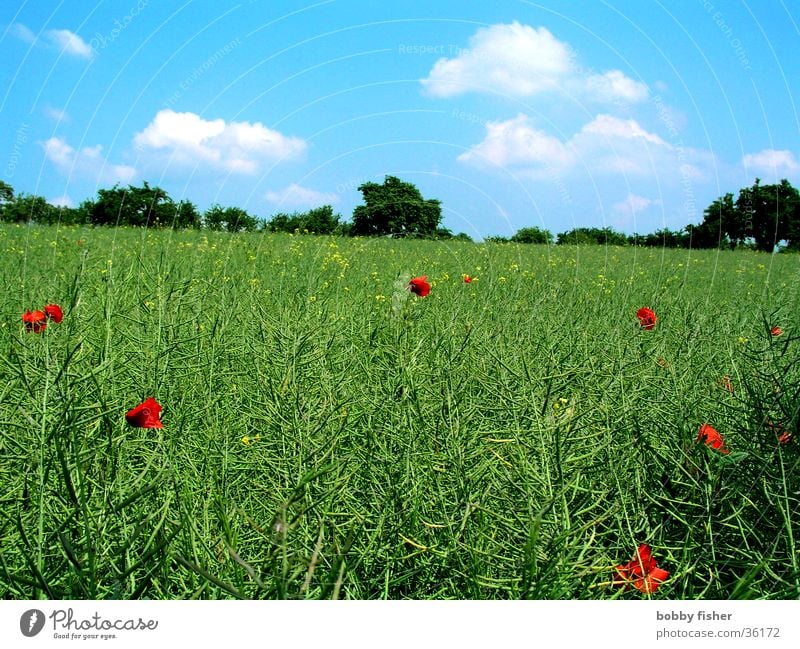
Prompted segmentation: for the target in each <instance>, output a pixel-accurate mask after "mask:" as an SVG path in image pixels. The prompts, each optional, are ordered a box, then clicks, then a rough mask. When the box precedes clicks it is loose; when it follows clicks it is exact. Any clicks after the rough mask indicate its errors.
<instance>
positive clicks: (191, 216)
mask: <svg viewBox="0 0 800 649" xmlns="http://www.w3.org/2000/svg"><path fill="white" fill-rule="evenodd" d="M87 209H88V213H89V222H90V223H91V224H92V225H114V226H118V225H130V226H135V227H173V228H197V227H199V226H200V218H199V214H198V212H197V209H196V208H195V207H194V205H193V204H192V203H190V202H189V201H181V202H180V203H179V204H177V205H176V204H175V202H174V201H173V200H172V198H170V196H169V194H167V192H165V191H164V190H162V189H161V188H160V187H150V185H149V184H148V183H147V182H146V181H145V182H144V183H143V185H142V186H141V187H134V186H133V185H128V187H127V188H122V187H120V186H119V185H114V187H112V188H111V189H99V190H98V191H97V200H95V201H93V202H90V203H88V204H87Z"/></svg>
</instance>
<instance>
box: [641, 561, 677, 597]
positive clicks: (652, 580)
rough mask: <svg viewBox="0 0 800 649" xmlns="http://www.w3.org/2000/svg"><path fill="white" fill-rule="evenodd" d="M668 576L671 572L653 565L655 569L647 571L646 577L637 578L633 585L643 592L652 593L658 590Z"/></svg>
mask: <svg viewBox="0 0 800 649" xmlns="http://www.w3.org/2000/svg"><path fill="white" fill-rule="evenodd" d="M667 577H669V573H668V572H667V571H666V570H663V569H662V568H658V567H653V569H652V570H651V571H650V572H648V573H647V575H646V576H645V577H644V579H637V580H636V581H635V582H634V583H633V585H634V587H635V588H637V589H638V590H640V591H642V592H643V593H646V594H648V595H652V594H653V593H655V592H656V590H657V589H658V587H659V586H660V585H661V583H662V582H664V581H666V580H667Z"/></svg>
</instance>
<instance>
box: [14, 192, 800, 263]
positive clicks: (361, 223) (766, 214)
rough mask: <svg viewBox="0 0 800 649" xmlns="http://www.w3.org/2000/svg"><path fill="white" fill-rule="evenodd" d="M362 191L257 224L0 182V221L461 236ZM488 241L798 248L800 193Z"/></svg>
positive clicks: (419, 207)
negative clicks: (348, 214) (681, 221)
mask: <svg viewBox="0 0 800 649" xmlns="http://www.w3.org/2000/svg"><path fill="white" fill-rule="evenodd" d="M358 190H359V191H360V192H361V193H362V195H363V200H364V204H363V205H358V206H357V207H356V208H355V210H354V211H353V218H352V221H350V222H348V221H343V220H342V218H341V215H340V214H338V213H335V212H334V211H333V207H332V206H331V205H323V206H321V207H316V208H313V209H310V210H308V211H305V212H292V213H283V212H280V213H277V214H274V215H273V216H272V217H271V218H269V219H263V218H259V217H257V216H255V215H253V214H250V213H249V212H247V211H246V210H244V209H242V208H240V207H223V206H221V205H218V204H214V205H212V206H211V207H209V208H208V209H207V210H205V211H204V212H202V213H201V212H200V211H199V210H198V209H197V207H196V206H195V205H194V204H193V203H192V202H191V201H188V200H180V201H175V200H173V199H172V198H171V197H170V196H169V194H168V193H167V192H166V191H164V190H163V189H161V188H160V187H151V186H150V185H149V184H148V183H147V182H144V183H143V185H142V186H141V187H135V186H133V185H129V186H128V187H120V186H119V185H115V186H114V187H112V188H111V189H100V190H98V192H97V197H96V198H94V199H87V200H85V201H83V202H82V203H81V204H80V205H78V206H77V207H67V206H56V205H51V204H50V203H48V202H47V201H46V200H45V199H44V198H42V197H41V196H32V195H28V194H24V193H23V194H15V193H14V189H13V187H11V185H8V184H7V183H5V182H3V181H0V221H4V222H10V223H31V222H33V223H41V224H61V225H97V226H109V225H110V226H135V227H156V228H158V227H161V228H175V229H189V228H195V229H200V228H206V229H209V230H217V231H225V232H254V231H265V232H299V233H309V234H337V235H343V236H394V237H417V238H427V239H461V240H467V241H470V240H471V238H470V237H469V236H468V235H467V234H465V233H463V232H462V233H458V234H454V233H453V232H452V231H450V230H449V229H447V228H445V227H443V226H442V225H441V220H442V212H441V203H440V201H438V200H436V199H425V198H424V197H423V196H422V194H421V193H420V191H419V189H418V188H417V187H416V186H415V185H413V184H412V183H408V182H404V181H402V180H400V179H399V178H396V177H394V176H386V177H385V179H384V182H383V183H374V182H366V183H363V184H362V185H360V186H359V188H358ZM486 240H487V241H494V242H503V243H505V242H512V243H530V244H553V243H555V244H556V245H570V244H571V245H586V244H600V245H620V246H625V245H638V246H650V247H659V248H662V247H667V248H730V249H735V248H737V247H750V248H754V249H756V250H761V251H766V252H770V251H772V250H773V249H774V248H775V246H776V245H778V244H780V243H782V244H783V245H784V247H785V248H787V249H790V250H800V192H798V190H797V189H795V188H794V187H792V185H791V184H790V183H789V181H788V180H785V179H784V180H782V181H781V182H780V183H778V184H773V185H762V184H761V181H760V180H759V179H758V178H756V180H755V182H754V184H753V185H752V187H745V188H742V189H741V190H739V194H738V197H737V198H736V199H735V200H734V197H733V194H732V193H727V194H725V195H724V196H722V197H720V198H718V199H717V200H715V201H713V202H712V203H711V205H709V206H708V207H707V208H706V209H705V211H704V212H703V222H702V223H700V224H698V225H693V224H689V225H687V226H686V227H685V228H683V229H681V230H670V229H668V228H664V229H661V230H656V231H655V232H653V233H651V234H645V235H641V234H633V235H626V234H624V233H622V232H617V231H615V230H613V229H612V228H608V227H606V228H595V227H581V228H573V229H572V230H568V231H565V232H561V233H559V234H557V235H556V236H555V237H554V236H553V234H552V233H551V232H550V231H549V230H546V229H542V228H537V227H524V228H522V229H520V230H518V231H517V232H516V233H515V234H514V235H513V236H512V237H508V238H506V237H496V236H495V237H487V238H486Z"/></svg>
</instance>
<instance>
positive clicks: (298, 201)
mask: <svg viewBox="0 0 800 649" xmlns="http://www.w3.org/2000/svg"><path fill="white" fill-rule="evenodd" d="M264 198H265V199H266V200H267V201H268V202H270V203H275V204H276V205H280V206H285V207H319V206H320V205H331V204H333V203H336V202H337V201H338V200H339V195H338V194H328V193H325V192H318V191H316V190H313V189H309V188H307V187H302V186H300V185H298V184H297V183H292V184H291V185H289V186H288V187H284V188H283V189H281V190H278V191H269V192H267V193H266V194H265V195H264Z"/></svg>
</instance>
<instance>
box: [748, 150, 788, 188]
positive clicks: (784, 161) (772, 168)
mask: <svg viewBox="0 0 800 649" xmlns="http://www.w3.org/2000/svg"><path fill="white" fill-rule="evenodd" d="M742 164H743V165H744V168H745V170H746V171H747V172H748V173H752V172H756V173H761V174H763V175H765V176H767V177H768V178H769V182H773V181H775V182H777V181H778V180H780V179H782V178H786V176H796V175H798V174H800V163H798V162H797V159H796V158H795V157H794V154H793V153H792V152H791V151H786V150H783V151H778V150H775V149H764V150H763V151H759V152H758V153H748V154H747V155H745V156H744V157H743V158H742Z"/></svg>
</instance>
